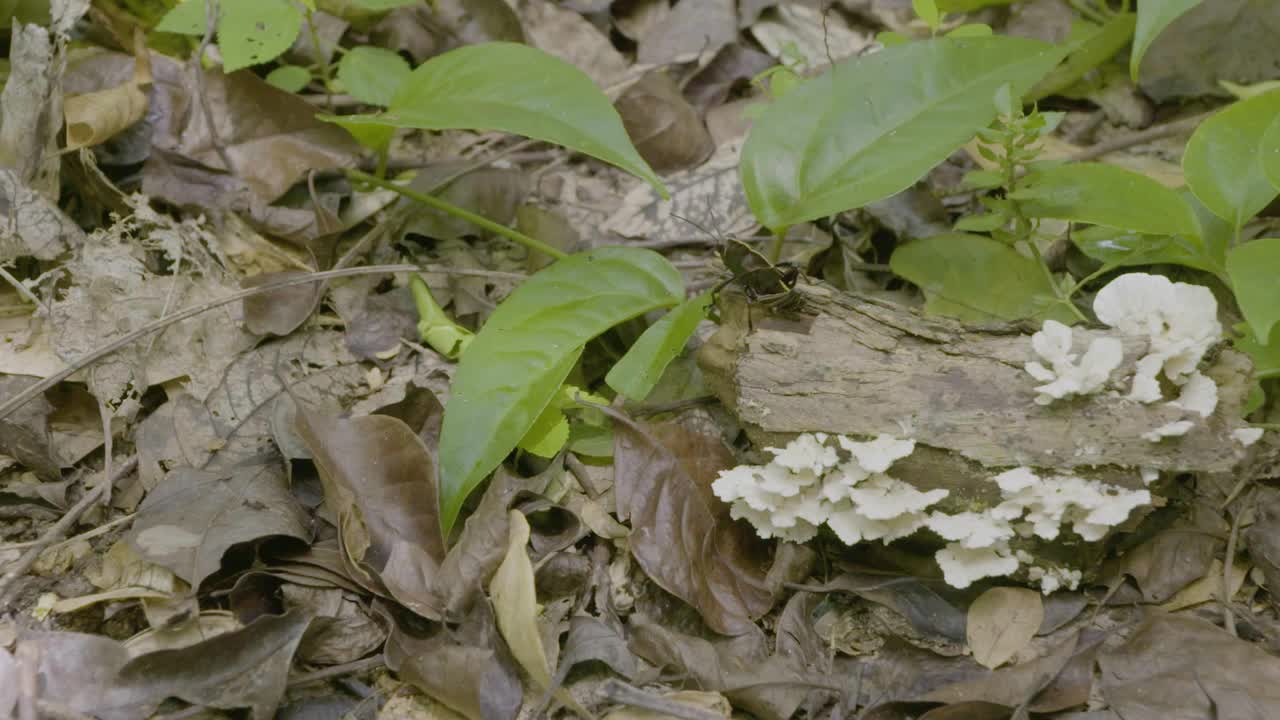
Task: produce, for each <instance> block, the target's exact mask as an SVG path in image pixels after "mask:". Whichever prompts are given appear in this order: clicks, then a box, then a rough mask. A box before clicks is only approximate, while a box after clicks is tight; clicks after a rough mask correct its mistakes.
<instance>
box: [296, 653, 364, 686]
mask: <svg viewBox="0 0 1280 720" xmlns="http://www.w3.org/2000/svg"><path fill="white" fill-rule="evenodd" d="M386 664H387V661H386V658H384V657H383V656H382V655H375V656H373V657H367V658H363V659H361V660H353V661H351V662H349V663H343V664H341V665H334V666H332V667H327V668H324V669H322V670H315V671H313V672H309V673H298V674H297V675H294V676H293V677H290V678H289V687H291V688H296V687H302V686H303V685H313V684H315V683H318V682H324V681H325V680H332V679H333V678H336V677H342V676H343V675H350V674H352V673H360V672H365V671H366V670H373V669H376V668H380V667H382V666H383V665H386Z"/></svg>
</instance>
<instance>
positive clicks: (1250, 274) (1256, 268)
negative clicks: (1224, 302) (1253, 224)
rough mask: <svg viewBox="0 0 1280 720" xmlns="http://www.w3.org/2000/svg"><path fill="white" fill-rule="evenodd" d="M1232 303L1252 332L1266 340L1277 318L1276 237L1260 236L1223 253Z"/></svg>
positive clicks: (1279, 273)
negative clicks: (1231, 291)
mask: <svg viewBox="0 0 1280 720" xmlns="http://www.w3.org/2000/svg"><path fill="white" fill-rule="evenodd" d="M1227 275H1228V276H1229V277H1230V278H1231V289H1232V290H1234V291H1235V294H1236V303H1237V304H1239V305H1240V311H1241V312H1242V313H1244V319H1245V320H1246V321H1247V322H1248V323H1249V328H1250V329H1251V330H1253V334H1254V336H1256V337H1257V338H1259V339H1260V340H1262V341H1263V342H1266V340H1267V338H1269V337H1271V329H1272V328H1274V327H1275V325H1276V323H1278V322H1280V238H1261V239H1259V240H1254V241H1252V242H1247V243H1245V244H1243V245H1240V246H1237V247H1234V248H1232V249H1231V251H1230V252H1228V253H1227Z"/></svg>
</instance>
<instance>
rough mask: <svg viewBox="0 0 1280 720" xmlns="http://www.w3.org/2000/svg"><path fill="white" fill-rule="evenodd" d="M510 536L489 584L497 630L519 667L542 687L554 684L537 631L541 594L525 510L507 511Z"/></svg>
mask: <svg viewBox="0 0 1280 720" xmlns="http://www.w3.org/2000/svg"><path fill="white" fill-rule="evenodd" d="M507 518H508V527H509V533H510V534H509V535H508V540H507V554H506V557H504V558H503V559H502V564H501V565H499V566H498V571H497V572H496V573H494V575H493V580H492V582H490V583H489V595H490V597H491V598H492V599H493V613H494V617H495V618H496V619H497V621H498V630H499V631H501V633H502V638H503V639H504V640H506V641H507V646H508V647H509V648H511V654H512V656H514V657H515V659H516V662H518V663H520V667H522V668H524V671H525V672H526V673H528V674H529V677H530V678H531V679H532V680H533V682H534V683H535V684H536V685H537V686H538V687H539V688H541V689H544V690H545V689H546V688H549V687H551V666H550V664H549V663H548V662H547V652H546V649H545V648H544V647H543V645H542V637H541V636H540V635H539V634H538V597H537V590H536V589H535V588H534V586H533V564H532V563H530V562H529V553H528V552H527V551H526V550H525V546H526V545H528V544H529V521H528V520H526V519H525V517H524V513H522V512H520V511H519V510H511V511H510V512H509V513H508V514H507Z"/></svg>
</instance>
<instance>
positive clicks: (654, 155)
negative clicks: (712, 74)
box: [614, 71, 715, 175]
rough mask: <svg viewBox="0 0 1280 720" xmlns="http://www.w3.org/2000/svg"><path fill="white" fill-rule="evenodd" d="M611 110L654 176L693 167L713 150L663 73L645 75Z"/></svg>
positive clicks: (704, 131)
mask: <svg viewBox="0 0 1280 720" xmlns="http://www.w3.org/2000/svg"><path fill="white" fill-rule="evenodd" d="M614 107H615V108H616V109H617V111H618V114H619V115H621V116H622V124H623V125H624V126H625V127H626V130H627V134H628V135H630V136H631V142H632V143H634V144H635V146H636V149H637V150H639V151H640V156H641V157H643V158H644V159H645V162H647V163H649V165H650V166H651V167H652V168H653V169H654V171H655V172H657V173H660V174H663V175H665V174H667V173H673V172H678V171H680V170H685V169H687V168H691V167H695V166H697V165H698V164H699V163H701V162H702V161H703V160H706V159H707V157H708V156H710V155H711V153H712V152H713V151H714V150H715V144H714V143H712V141H711V135H710V133H708V132H707V128H706V126H705V125H703V123H702V117H701V115H700V114H699V113H698V111H697V110H695V109H694V108H693V106H691V105H690V104H689V103H688V102H687V101H686V100H685V99H684V97H683V96H682V95H681V94H680V88H679V87H678V86H677V85H676V83H675V81H674V80H672V79H671V77H670V76H669V75H667V74H666V73H665V72H662V71H653V72H649V73H647V74H646V75H645V76H644V77H642V78H640V80H639V81H638V82H636V83H635V84H634V85H632V86H631V87H629V88H627V90H626V92H624V93H623V94H622V97H619V98H618V99H617V100H616V101H615V102H614Z"/></svg>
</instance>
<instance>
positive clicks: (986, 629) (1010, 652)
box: [965, 587, 1044, 669]
mask: <svg viewBox="0 0 1280 720" xmlns="http://www.w3.org/2000/svg"><path fill="white" fill-rule="evenodd" d="M1043 620H1044V603H1043V602H1042V601H1041V598H1040V593H1038V592H1036V591H1034V590H1028V589H1026V588H1012V587H995V588H991V589H990V590H988V591H986V592H984V593H982V594H981V595H979V596H978V599H977V600H974V601H973V604H972V605H970V606H969V616H968V623H967V625H966V629H965V639H966V640H967V641H968V643H969V647H970V649H972V650H973V659H974V660H977V661H978V662H979V663H980V664H982V665H983V666H984V667H988V668H992V669H995V668H997V667H1000V666H1001V665H1003V664H1004V663H1006V662H1008V661H1009V660H1010V659H1012V658H1013V656H1014V655H1017V654H1018V652H1019V651H1020V650H1022V649H1023V648H1025V647H1026V646H1027V644H1028V643H1030V642H1031V638H1033V637H1035V635H1036V632H1037V631H1038V630H1039V629H1040V623H1041V622H1043Z"/></svg>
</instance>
